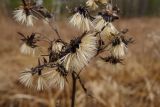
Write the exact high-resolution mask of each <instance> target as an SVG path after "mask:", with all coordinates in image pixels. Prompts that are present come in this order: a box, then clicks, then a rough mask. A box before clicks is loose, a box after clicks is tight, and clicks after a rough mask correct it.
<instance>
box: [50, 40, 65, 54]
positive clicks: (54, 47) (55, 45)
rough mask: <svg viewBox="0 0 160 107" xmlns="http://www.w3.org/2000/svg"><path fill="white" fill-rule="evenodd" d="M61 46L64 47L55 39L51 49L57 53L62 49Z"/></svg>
mask: <svg viewBox="0 0 160 107" xmlns="http://www.w3.org/2000/svg"><path fill="white" fill-rule="evenodd" d="M63 47H64V43H62V42H57V41H55V42H53V44H52V51H54V52H56V53H59V52H61V51H62V49H63Z"/></svg>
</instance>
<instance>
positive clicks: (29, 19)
mask: <svg viewBox="0 0 160 107" xmlns="http://www.w3.org/2000/svg"><path fill="white" fill-rule="evenodd" d="M13 14H14V19H15V20H16V21H17V22H20V23H22V24H26V25H27V26H33V18H34V16H32V15H27V14H26V12H25V10H24V9H23V8H20V9H17V10H15V11H14V12H13Z"/></svg>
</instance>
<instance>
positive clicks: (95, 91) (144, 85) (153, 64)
mask: <svg viewBox="0 0 160 107" xmlns="http://www.w3.org/2000/svg"><path fill="white" fill-rule="evenodd" d="M59 23H60V26H58V27H59V29H60V32H61V35H62V36H63V38H64V39H65V40H67V41H68V40H69V39H70V38H72V37H73V36H75V35H77V34H78V31H76V30H75V29H73V28H72V27H71V26H69V25H67V22H65V21H63V23H62V22H59ZM115 24H116V25H117V27H119V28H128V29H129V33H128V34H129V35H132V36H133V37H134V39H135V42H134V44H133V45H131V49H130V50H129V54H128V58H127V59H126V60H125V62H124V64H125V66H123V65H116V66H113V65H110V64H107V63H104V62H101V61H100V60H97V61H96V63H91V64H90V66H89V67H87V68H86V69H84V70H83V72H82V74H81V75H82V77H83V79H84V80H85V81H84V83H85V86H86V87H87V89H88V91H89V95H91V96H87V95H86V94H85V93H84V92H83V90H82V89H81V87H79V88H78V92H77V95H76V99H77V102H76V107H158V106H159V105H160V76H159V75H160V46H159V44H158V43H160V36H159V35H160V29H159V27H160V20H159V19H158V18H134V19H125V20H123V19H121V20H120V21H119V22H115ZM26 29H27V30H26ZM17 31H20V32H23V33H25V34H30V33H31V32H32V31H36V32H41V33H45V34H47V35H48V36H50V37H52V38H54V37H56V36H54V35H55V34H54V32H52V30H51V29H49V27H48V26H47V25H45V24H43V23H37V25H36V26H35V27H34V28H26V27H25V26H23V25H20V24H17V23H16V22H14V21H13V20H12V19H11V18H9V16H6V15H5V16H4V15H1V16H0V33H1V34H0V58H1V59H0V106H1V107H55V106H57V107H68V105H69V104H70V103H69V99H70V90H67V88H66V90H64V91H63V92H59V91H56V90H48V91H44V92H36V91H34V90H33V89H27V88H25V87H23V86H22V85H21V84H19V82H18V76H19V73H20V71H22V70H24V69H25V67H28V66H30V65H32V64H35V63H36V60H35V58H34V57H28V56H24V55H21V54H20V52H19V46H20V40H19V36H18V35H17ZM68 86H69V87H70V84H68Z"/></svg>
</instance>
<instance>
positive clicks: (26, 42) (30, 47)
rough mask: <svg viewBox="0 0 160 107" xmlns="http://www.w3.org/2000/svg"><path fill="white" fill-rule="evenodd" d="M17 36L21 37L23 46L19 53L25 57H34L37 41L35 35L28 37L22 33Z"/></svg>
mask: <svg viewBox="0 0 160 107" xmlns="http://www.w3.org/2000/svg"><path fill="white" fill-rule="evenodd" d="M18 34H19V35H20V36H21V37H22V39H21V40H22V41H23V44H22V46H21V48H20V51H21V53H23V54H26V55H35V51H36V48H37V45H36V43H37V41H39V39H38V36H37V37H36V34H35V33H32V34H31V35H30V36H26V37H25V36H24V35H23V34H22V33H20V32H18Z"/></svg>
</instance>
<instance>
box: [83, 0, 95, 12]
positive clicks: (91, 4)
mask: <svg viewBox="0 0 160 107" xmlns="http://www.w3.org/2000/svg"><path fill="white" fill-rule="evenodd" d="M86 5H87V6H88V7H90V8H91V9H93V10H95V9H97V8H98V5H97V4H96V1H95V0H88V1H87V2H86Z"/></svg>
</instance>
